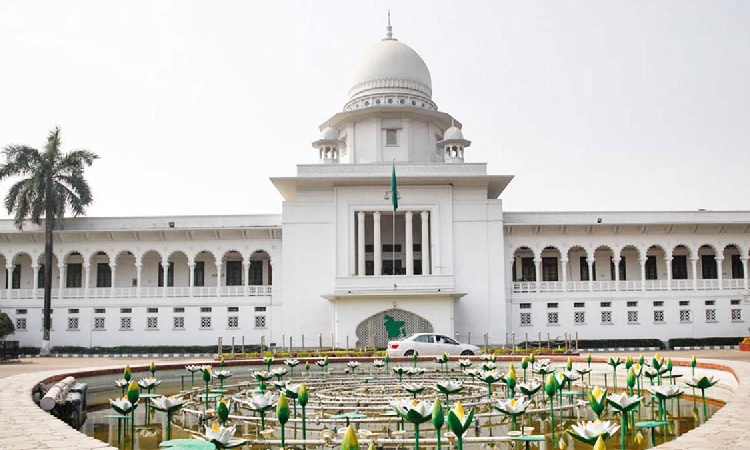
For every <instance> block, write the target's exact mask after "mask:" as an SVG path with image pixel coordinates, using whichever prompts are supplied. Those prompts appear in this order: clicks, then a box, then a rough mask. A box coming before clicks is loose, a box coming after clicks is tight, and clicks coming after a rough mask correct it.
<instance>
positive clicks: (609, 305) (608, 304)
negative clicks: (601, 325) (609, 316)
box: [599, 302, 612, 308]
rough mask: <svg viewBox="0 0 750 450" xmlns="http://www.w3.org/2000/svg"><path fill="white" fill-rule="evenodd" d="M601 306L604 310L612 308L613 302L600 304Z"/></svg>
mask: <svg viewBox="0 0 750 450" xmlns="http://www.w3.org/2000/svg"><path fill="white" fill-rule="evenodd" d="M599 306H600V307H602V308H611V307H612V302H599Z"/></svg>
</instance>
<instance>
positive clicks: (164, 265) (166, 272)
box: [161, 261, 169, 292]
mask: <svg viewBox="0 0 750 450" xmlns="http://www.w3.org/2000/svg"><path fill="white" fill-rule="evenodd" d="M161 270H162V273H163V275H162V277H163V278H164V286H163V287H164V292H166V290H167V286H169V261H164V262H163V263H161Z"/></svg>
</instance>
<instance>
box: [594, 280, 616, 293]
mask: <svg viewBox="0 0 750 450" xmlns="http://www.w3.org/2000/svg"><path fill="white" fill-rule="evenodd" d="M592 283H593V289H592V290H593V291H594V292H610V291H616V290H617V282H616V281H592Z"/></svg>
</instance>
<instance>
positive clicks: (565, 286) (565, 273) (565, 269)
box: [560, 259, 568, 292]
mask: <svg viewBox="0 0 750 450" xmlns="http://www.w3.org/2000/svg"><path fill="white" fill-rule="evenodd" d="M560 262H561V263H562V284H563V289H562V290H563V292H565V291H567V290H568V260H567V259H561V260H560Z"/></svg>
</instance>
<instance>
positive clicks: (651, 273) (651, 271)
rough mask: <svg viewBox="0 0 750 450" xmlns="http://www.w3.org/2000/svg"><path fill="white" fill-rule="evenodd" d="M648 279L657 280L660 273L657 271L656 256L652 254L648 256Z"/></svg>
mask: <svg viewBox="0 0 750 450" xmlns="http://www.w3.org/2000/svg"><path fill="white" fill-rule="evenodd" d="M646 279H647V280H656V279H658V275H657V273H656V256H654V255H651V256H647V257H646Z"/></svg>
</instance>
